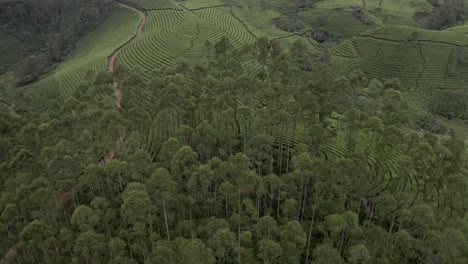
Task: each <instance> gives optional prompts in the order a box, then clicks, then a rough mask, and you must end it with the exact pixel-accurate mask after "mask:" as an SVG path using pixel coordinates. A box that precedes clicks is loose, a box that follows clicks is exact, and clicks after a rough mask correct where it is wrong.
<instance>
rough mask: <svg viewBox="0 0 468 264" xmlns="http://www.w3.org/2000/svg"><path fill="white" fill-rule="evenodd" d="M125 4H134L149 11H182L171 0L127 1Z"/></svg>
mask: <svg viewBox="0 0 468 264" xmlns="http://www.w3.org/2000/svg"><path fill="white" fill-rule="evenodd" d="M124 2H128V3H133V4H135V5H137V6H139V7H142V8H144V9H148V10H153V9H155V10H157V9H176V10H181V7H180V6H179V5H178V4H177V3H174V2H173V1H171V0H125V1H124Z"/></svg>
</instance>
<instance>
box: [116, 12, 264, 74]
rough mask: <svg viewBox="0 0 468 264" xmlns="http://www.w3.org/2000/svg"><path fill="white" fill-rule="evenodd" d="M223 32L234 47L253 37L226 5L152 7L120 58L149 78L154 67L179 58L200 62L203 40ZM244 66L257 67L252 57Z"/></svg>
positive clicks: (253, 38)
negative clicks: (141, 30)
mask: <svg viewBox="0 0 468 264" xmlns="http://www.w3.org/2000/svg"><path fill="white" fill-rule="evenodd" d="M223 36H227V37H228V38H229V40H230V41H231V43H232V44H233V46H235V47H237V48H239V47H241V46H242V45H244V44H246V43H253V42H254V41H255V37H253V36H252V35H251V34H250V33H249V32H248V31H247V29H246V28H245V26H244V25H243V24H242V23H241V22H239V21H238V20H236V19H235V18H234V17H233V16H232V15H231V14H230V13H229V12H228V11H227V10H225V8H208V9H203V10H196V11H185V12H180V11H174V10H162V11H151V12H148V22H147V24H146V28H145V31H144V33H143V34H142V36H141V37H140V38H139V39H138V40H136V41H134V42H133V43H131V44H130V45H127V46H125V47H124V48H123V50H122V53H121V55H120V57H119V62H120V63H122V64H123V65H125V66H127V67H130V68H131V67H135V66H139V67H142V68H143V69H144V70H145V78H146V79H147V80H148V78H149V73H150V72H151V71H152V70H153V69H155V68H158V67H161V66H164V65H165V66H174V65H175V63H176V61H177V59H178V58H185V59H187V60H188V61H189V62H199V61H200V60H201V59H203V58H204V55H203V52H204V44H205V41H206V40H209V41H211V42H212V43H215V42H217V41H218V40H219V39H220V38H221V37H223ZM243 66H247V67H250V68H252V69H258V67H259V65H258V64H256V63H255V62H253V61H245V62H243Z"/></svg>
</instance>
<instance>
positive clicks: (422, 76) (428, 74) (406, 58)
mask: <svg viewBox="0 0 468 264" xmlns="http://www.w3.org/2000/svg"><path fill="white" fill-rule="evenodd" d="M410 32H414V31H411V30H410V29H409V28H407V27H396V26H392V27H383V28H380V29H378V30H375V31H374V32H371V33H368V34H365V35H360V36H357V37H354V38H352V39H350V40H348V41H346V42H344V43H341V44H339V45H337V46H334V47H333V48H331V49H330V53H331V54H332V60H333V63H334V65H335V67H336V69H337V71H338V75H342V74H346V73H347V72H349V71H350V70H351V69H356V68H360V69H362V70H363V71H364V72H366V73H367V74H369V76H370V77H374V78H378V79H385V78H392V77H396V78H399V79H400V82H401V83H402V85H403V86H404V87H405V88H406V89H408V90H409V91H410V93H413V94H415V95H417V96H418V97H419V98H420V99H423V100H424V101H425V102H428V101H429V99H430V97H431V96H432V92H431V91H432V90H434V89H457V90H465V91H467V92H468V89H467V88H468V74H466V73H467V72H468V65H467V64H466V63H465V62H466V61H468V54H467V52H465V49H466V48H467V47H466V45H468V38H466V37H465V36H464V35H463V33H456V32H455V31H452V32H445V31H444V32H435V31H428V30H417V32H418V33H417V38H413V39H408V38H407V37H409V36H410V35H411V34H410ZM400 39H402V41H400Z"/></svg>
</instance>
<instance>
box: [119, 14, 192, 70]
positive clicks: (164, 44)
mask: <svg viewBox="0 0 468 264" xmlns="http://www.w3.org/2000/svg"><path fill="white" fill-rule="evenodd" d="M193 26H194V25H192V23H190V21H189V20H188V19H187V18H186V16H184V14H183V13H181V12H178V11H171V10H165V11H157V12H149V14H148V22H147V24H146V28H145V32H144V33H143V34H142V36H141V37H140V38H139V39H138V40H136V41H134V42H133V43H131V44H130V45H128V46H126V47H124V49H123V50H122V54H121V56H120V58H119V62H121V63H123V64H124V65H126V66H128V67H134V66H140V67H142V68H143V69H144V70H145V71H146V72H147V73H149V72H150V71H152V70H153V69H154V68H157V67H161V66H163V65H166V66H173V65H174V64H175V62H176V60H177V55H178V54H180V53H181V52H182V51H184V50H185V49H186V48H187V45H188V44H189V41H190V38H191V36H190V33H191V28H192V27H193Z"/></svg>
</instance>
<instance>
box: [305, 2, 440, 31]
mask: <svg viewBox="0 0 468 264" xmlns="http://www.w3.org/2000/svg"><path fill="white" fill-rule="evenodd" d="M379 3H382V4H381V5H380V4H379ZM352 6H354V7H360V8H362V9H363V10H364V12H366V13H368V14H369V15H371V16H376V17H378V18H379V19H380V20H381V22H382V23H383V24H388V25H389V24H397V25H408V26H412V25H414V21H413V14H414V13H415V12H430V11H431V10H432V6H431V5H430V4H429V3H428V2H427V1H420V0H405V1H402V0H383V1H381V0H366V1H365V6H364V5H363V1H361V0H346V1H343V0H324V1H320V2H318V3H317V4H316V5H314V8H316V9H318V10H323V12H324V13H326V12H327V11H326V10H335V9H342V10H343V11H352V8H351V7H352Z"/></svg>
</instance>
